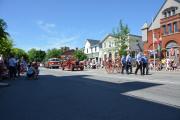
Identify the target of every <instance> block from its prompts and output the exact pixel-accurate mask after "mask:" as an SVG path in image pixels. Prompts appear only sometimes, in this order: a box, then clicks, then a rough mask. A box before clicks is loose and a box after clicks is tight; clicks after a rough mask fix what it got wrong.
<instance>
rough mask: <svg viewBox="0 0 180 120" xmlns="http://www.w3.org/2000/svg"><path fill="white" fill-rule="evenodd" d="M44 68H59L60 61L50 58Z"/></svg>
mask: <svg viewBox="0 0 180 120" xmlns="http://www.w3.org/2000/svg"><path fill="white" fill-rule="evenodd" d="M45 67H47V68H50V69H52V68H59V67H60V59H59V58H50V59H48V61H47V62H45Z"/></svg>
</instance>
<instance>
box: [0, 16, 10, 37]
mask: <svg viewBox="0 0 180 120" xmlns="http://www.w3.org/2000/svg"><path fill="white" fill-rule="evenodd" d="M6 29H7V24H6V22H5V21H4V20H3V19H1V18H0V40H2V39H3V38H4V39H6V38H7V36H9V34H8V33H7V32H6Z"/></svg>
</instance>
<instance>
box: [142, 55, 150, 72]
mask: <svg viewBox="0 0 180 120" xmlns="http://www.w3.org/2000/svg"><path fill="white" fill-rule="evenodd" d="M142 67H143V70H142V71H143V75H145V70H146V75H148V70H149V67H148V58H147V56H146V55H143V56H142Z"/></svg>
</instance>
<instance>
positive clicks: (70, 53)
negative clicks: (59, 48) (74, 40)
mask: <svg viewBox="0 0 180 120" xmlns="http://www.w3.org/2000/svg"><path fill="white" fill-rule="evenodd" d="M74 51H75V50H68V51H65V52H64V53H63V54H62V55H73V54H74Z"/></svg>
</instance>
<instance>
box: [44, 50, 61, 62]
mask: <svg viewBox="0 0 180 120" xmlns="http://www.w3.org/2000/svg"><path fill="white" fill-rule="evenodd" d="M62 53H63V51H62V50H60V49H56V48H53V49H49V50H47V53H46V59H49V58H59V57H60V55H62Z"/></svg>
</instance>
